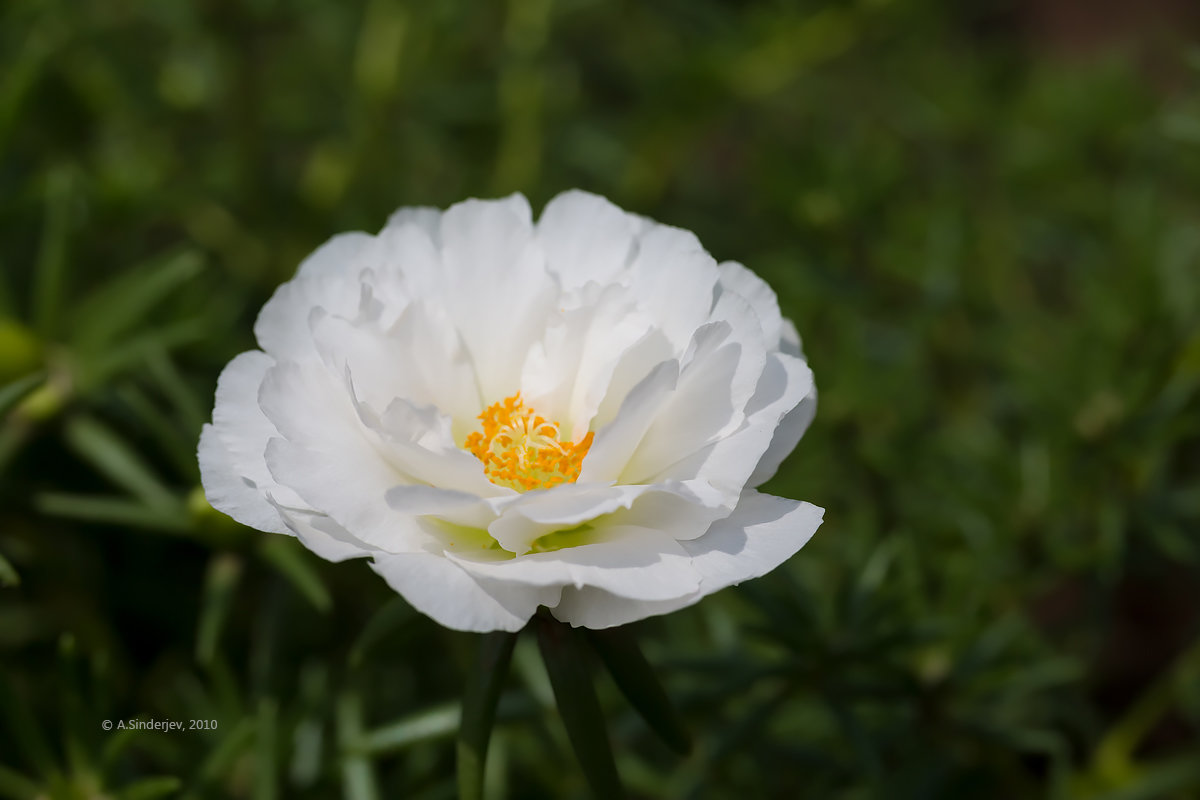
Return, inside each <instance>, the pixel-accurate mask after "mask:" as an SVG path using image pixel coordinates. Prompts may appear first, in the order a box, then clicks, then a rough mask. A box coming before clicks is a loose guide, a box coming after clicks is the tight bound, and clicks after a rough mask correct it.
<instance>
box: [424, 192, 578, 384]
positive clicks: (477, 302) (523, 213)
mask: <svg viewBox="0 0 1200 800" xmlns="http://www.w3.org/2000/svg"><path fill="white" fill-rule="evenodd" d="M530 218H531V214H530V210H529V203H528V201H526V200H525V198H524V197H522V196H521V195H519V194H515V195H512V196H510V197H506V198H504V199H503V200H491V201H486V200H467V201H466V202H463V203H459V204H457V205H455V206H451V208H450V209H449V210H447V211H446V213H445V214H443V215H442V219H441V227H440V231H441V242H442V263H443V266H444V269H443V275H442V279H443V282H444V286H445V287H446V303H447V306H448V309H449V311H450V316H451V318H452V319H453V320H454V324H455V326H456V327H457V328H458V330H459V333H460V334H461V335H462V339H463V343H464V344H465V345H466V348H467V352H468V353H469V354H470V356H471V359H472V361H473V363H474V366H475V374H476V376H477V378H478V383H479V389H480V392H481V393H482V395H483V396H484V397H485V398H487V399H491V400H492V401H493V402H495V400H499V399H501V398H503V397H507V396H509V395H511V394H512V393H513V392H514V391H516V389H517V386H516V383H517V381H518V379H519V376H520V370H521V364H522V363H524V361H525V356H526V354H527V353H528V352H529V348H530V347H531V346H532V345H533V342H534V341H536V340H537V338H538V337H539V336H540V334H541V332H542V330H543V329H544V327H545V319H546V316H547V314H548V313H549V311H550V308H551V307H552V306H553V303H554V302H555V301H556V299H557V297H558V293H559V290H558V286H557V285H556V283H555V282H554V280H553V279H552V278H551V277H550V275H549V273H547V272H546V268H545V258H544V256H543V255H542V252H541V250H540V248H539V247H538V246H537V244H536V242H535V241H534V238H533V223H532V222H531V219H530Z"/></svg>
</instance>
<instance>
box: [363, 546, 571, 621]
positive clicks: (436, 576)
mask: <svg viewBox="0 0 1200 800" xmlns="http://www.w3.org/2000/svg"><path fill="white" fill-rule="evenodd" d="M371 569H373V570H375V571H376V572H377V573H379V574H380V575H382V576H383V578H384V580H386V581H387V582H388V585H389V586H391V587H392V588H393V589H395V590H396V591H397V592H399V593H400V594H401V595H403V597H404V599H405V600H407V601H408V602H409V603H410V604H411V605H412V607H413V608H415V609H417V610H418V611H420V612H421V613H422V614H426V615H428V616H430V617H432V618H433V619H434V620H435V621H436V622H438V623H440V624H441V625H444V626H446V627H447V628H453V629H454V630H459V631H472V632H476V633H486V632H488V631H495V630H502V631H519V630H521V628H523V627H525V623H527V622H528V621H529V618H530V617H532V616H533V613H534V612H535V611H537V608H538V606H541V605H549V606H552V605H554V604H556V603H557V602H558V596H559V589H558V587H554V586H546V587H536V586H529V585H527V584H513V583H500V582H497V581H489V580H486V579H481V578H477V577H474V576H471V575H469V574H468V573H467V572H466V571H465V570H463V568H462V567H460V566H459V565H458V564H456V563H454V562H453V561H451V560H450V559H448V558H446V557H445V556H442V555H436V554H434V553H401V554H395V555H378V556H376V557H375V561H374V563H372V564H371Z"/></svg>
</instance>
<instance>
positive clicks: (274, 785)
mask: <svg viewBox="0 0 1200 800" xmlns="http://www.w3.org/2000/svg"><path fill="white" fill-rule="evenodd" d="M278 711H279V709H278V706H277V705H276V703H275V701H274V700H272V699H271V698H267V697H264V698H263V699H261V700H260V701H259V703H258V724H257V725H256V726H255V730H254V800H274V799H275V798H276V797H278V796H279V786H278V781H277V775H278V772H279V770H278V767H277V765H276V763H275V728H276V720H277V719H278V716H279V714H278Z"/></svg>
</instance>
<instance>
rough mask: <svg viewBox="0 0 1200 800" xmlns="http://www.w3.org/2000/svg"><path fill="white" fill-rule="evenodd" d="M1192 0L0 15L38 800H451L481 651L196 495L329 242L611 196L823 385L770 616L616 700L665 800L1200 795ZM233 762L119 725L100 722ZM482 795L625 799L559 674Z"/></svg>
mask: <svg viewBox="0 0 1200 800" xmlns="http://www.w3.org/2000/svg"><path fill="white" fill-rule="evenodd" d="M1198 22H1200V15H1198V14H1197V9H1196V7H1195V6H1193V5H1192V4H1190V3H1187V2H1174V3H1173V2H1170V0H1159V1H1158V2H1155V3H1150V4H1140V5H1135V4H1123V5H1122V4H1116V3H1105V4H1095V3H1087V2H1080V0H1028V2H1016V0H1013V1H1012V2H1005V1H1004V0H986V1H981V2H974V3H961V2H955V0H860V2H853V3H852V2H819V1H814V2H785V1H784V0H779V1H778V2H763V3H756V4H750V3H736V2H718V0H662V1H661V2H654V3H635V2H600V1H599V0H509V2H504V3H501V2H497V3H467V2H463V0H438V2H423V3H416V2H411V3H405V2H400V0H369V2H366V3H357V2H332V0H320V1H319V0H296V2H283V0H253V1H252V2H251V1H248V2H234V0H207V1H204V0H192V1H190V2H188V1H185V0H157V1H156V2H141V3H139V2H134V1H133V0H70V1H68V0H18V1H17V2H10V3H6V4H5V5H4V6H3V9H2V10H0V265H2V267H0V387H2V388H0V419H2V424H0V797H2V798H23V799H26V800H32V799H33V798H52V799H53V800H59V799H60V798H62V799H68V798H70V799H74V798H79V799H80V800H85V799H86V800H94V799H97V798H125V800H134V799H135V798H143V799H145V798H154V797H186V798H255V799H260V798H262V799H265V798H332V797H343V796H344V797H348V798H353V800H366V799H367V798H377V797H378V798H384V797H386V798H391V797H405V798H450V797H453V795H454V782H453V768H454V767H453V765H454V759H453V743H452V736H453V733H454V730H455V725H456V714H457V705H456V702H457V697H458V696H459V691H460V688H461V685H462V681H463V676H464V673H465V668H466V665H467V663H468V656H469V653H470V650H471V646H472V637H471V636H469V635H466V634H459V633H454V632H451V631H447V630H443V629H441V628H439V627H438V626H437V625H435V624H434V623H432V622H430V621H428V620H427V619H425V618H424V617H421V616H420V615H418V614H416V613H415V612H413V611H412V610H411V609H410V608H408V607H407V606H406V605H405V604H404V602H403V601H402V600H400V599H399V598H397V597H395V596H394V595H393V594H392V593H391V592H390V591H389V590H388V589H387V588H386V586H385V585H384V584H383V582H382V581H381V580H379V579H378V578H377V577H376V576H374V575H373V574H371V573H370V571H369V570H368V568H367V567H366V565H365V564H363V563H361V562H350V563H344V564H340V565H332V564H327V563H325V562H323V561H321V560H320V559H318V558H316V557H315V556H312V555H311V554H309V553H308V552H307V551H304V550H303V549H302V548H300V547H299V546H298V545H297V544H296V543H295V542H294V541H292V540H290V539H287V538H285V537H277V536H270V535H267V534H259V533H257V532H254V531H249V530H247V529H244V528H240V527H239V526H237V525H236V524H234V523H232V522H230V521H229V520H227V519H225V518H224V517H222V516H220V515H218V514H216V512H214V511H212V509H211V508H208V507H207V505H206V503H205V502H204V500H203V495H202V493H199V492H198V490H197V486H198V473H197V469H196V464H195V456H194V450H195V444H196V440H197V437H198V435H199V429H200V425H201V424H202V422H203V421H204V420H205V419H206V418H207V417H208V415H209V413H210V410H211V404H212V397H213V390H214V387H215V380H216V376H217V374H218V372H219V370H220V368H221V367H222V366H223V365H224V364H225V363H226V362H227V361H228V360H229V359H230V358H231V357H232V356H234V355H235V354H237V353H238V352H240V351H242V350H246V349H249V348H251V347H253V346H254V344H253V340H252V336H251V325H252V322H253V319H254V316H255V314H256V312H257V310H258V308H259V307H260V306H261V304H262V303H263V302H264V301H265V300H266V298H267V297H268V296H269V294H270V292H271V291H272V290H273V288H274V287H275V286H276V285H277V284H278V283H280V282H281V281H283V280H285V279H287V278H288V277H289V276H290V275H291V273H292V272H293V270H294V269H295V266H296V265H297V264H298V263H299V261H300V259H301V258H302V257H303V256H304V255H305V254H307V253H308V252H309V251H311V250H312V249H313V248H314V247H315V246H316V245H318V244H319V243H320V242H322V241H323V240H324V239H326V238H327V237H329V236H330V235H332V234H334V233H337V232H340V231H344V230H350V229H365V230H376V229H378V228H379V227H380V226H381V225H382V224H383V222H384V220H385V219H386V217H387V215H388V213H389V212H391V211H392V210H393V209H394V208H395V207H397V206H399V205H404V204H426V205H440V206H445V205H448V204H450V203H452V202H454V201H457V200H459V199H462V198H464V197H468V196H495V195H498V194H505V193H508V192H511V191H514V190H520V191H523V192H525V193H526V194H527V195H528V196H529V197H530V199H531V201H532V202H533V204H534V207H535V209H537V208H540V207H541V205H542V204H544V203H545V201H546V200H547V199H549V198H550V197H551V196H553V195H554V194H555V193H557V192H558V191H560V190H562V189H566V188H569V187H574V186H578V187H582V188H586V189H589V190H592V191H596V192H599V193H601V194H604V195H606V196H608V197H610V198H611V199H612V200H614V201H615V202H616V203H618V204H619V205H621V206H622V207H624V208H627V209H630V210H633V211H637V212H639V213H643V214H646V215H649V216H652V217H654V218H656V219H659V220H661V221H664V222H668V223H671V224H674V225H678V226H681V227H685V228H689V229H692V230H694V231H696V232H697V234H698V235H699V236H700V238H701V240H702V241H703V242H704V243H705V244H706V246H708V248H709V249H710V251H711V252H712V253H713V254H714V255H715V256H717V258H719V259H737V260H740V261H742V262H744V263H745V264H747V265H748V266H750V267H751V268H752V269H754V270H756V271H758V272H759V273H760V274H762V275H763V276H764V277H766V278H767V279H768V280H769V281H770V282H771V284H772V285H773V286H774V287H775V288H776V290H777V291H778V293H779V295H780V299H781V302H782V305H783V307H784V310H785V313H787V314H788V315H790V316H791V317H792V318H793V319H794V320H795V321H796V323H797V326H798V327H799V329H800V331H801V334H802V336H803V337H804V339H805V346H806V349H807V352H808V356H809V358H810V360H811V363H812V365H813V368H814V370H815V372H816V375H817V382H818V385H819V387H820V391H821V406H820V410H819V412H818V416H817V421H816V423H815V424H814V426H813V428H812V430H811V431H810V432H809V434H808V435H807V436H806V437H805V439H804V440H803V442H802V443H801V446H800V447H799V449H798V450H797V451H796V453H795V454H794V455H793V456H792V457H791V458H790V459H789V460H788V462H787V463H786V464H785V466H784V469H783V470H782V471H781V473H780V475H779V476H778V477H777V478H775V479H774V480H773V481H772V482H771V484H770V485H769V486H768V488H769V489H770V490H771V491H773V492H775V493H777V494H783V495H786V496H789V497H795V498H801V499H807V500H810V501H812V502H815V503H817V504H818V505H821V506H824V507H825V508H826V509H827V512H826V522H825V524H824V526H823V527H822V528H821V530H820V531H819V532H818V534H817V535H816V537H815V538H814V539H813V541H812V542H811V543H810V544H809V545H808V546H807V547H806V548H805V549H804V550H803V551H801V553H800V554H799V555H798V556H797V557H796V558H794V559H793V560H792V561H791V562H789V563H788V564H787V565H786V566H785V567H783V568H781V569H780V570H778V571H777V572H775V573H773V574H772V575H770V576H768V577H767V578H764V579H761V580H758V581H753V582H750V583H747V584H745V585H743V586H742V587H740V588H738V589H733V590H729V591H726V592H724V593H721V594H719V595H717V596H715V597H712V598H709V599H708V600H706V601H704V602H703V603H701V604H700V605H699V606H697V607H694V608H691V609H688V610H686V611H682V612H679V613H677V614H674V615H671V616H669V617H665V618H661V619H654V620H648V621H645V622H643V623H640V624H639V625H638V626H637V630H638V631H639V633H640V634H641V635H642V637H643V640H644V646H645V648H646V650H647V653H648V655H649V657H650V658H651V660H652V661H653V662H654V663H656V664H657V665H658V666H659V668H660V671H661V674H662V676H663V679H664V681H665V682H666V684H667V686H668V688H669V690H670V692H671V694H672V696H673V697H674V699H675V701H676V702H677V703H678V705H679V706H680V708H681V709H682V712H683V714H684V716H685V717H686V719H687V721H688V723H689V725H690V727H691V729H692V730H693V732H694V735H695V737H696V748H695V752H694V753H693V754H692V755H691V756H690V757H687V758H679V757H676V756H674V755H672V754H671V753H670V752H669V751H668V750H666V748H664V747H663V746H662V745H660V744H658V743H657V741H656V740H655V739H654V738H653V736H652V735H651V734H650V733H649V732H648V731H647V729H646V728H645V726H644V724H643V723H642V722H641V721H640V719H638V718H637V717H636V716H635V715H634V713H633V712H632V711H631V710H630V709H629V707H628V705H627V704H626V703H625V702H624V700H623V699H622V698H621V697H620V696H619V695H618V693H617V692H616V690H615V689H614V687H613V686H612V683H611V681H610V680H609V679H608V678H607V677H606V676H604V675H600V674H598V675H597V685H598V690H599V691H600V694H601V700H602V702H603V705H604V707H605V709H606V712H607V715H608V720H609V729H610V733H611V736H612V739H613V743H614V748H615V751H616V754H617V758H618V763H619V767H620V769H621V772H622V776H623V778H624V780H625V781H626V783H627V785H628V787H629V788H630V791H631V792H632V793H633V794H635V795H636V796H641V797H654V798H659V797H662V798H709V797H714V798H724V797H738V796H741V797H746V798H759V797H764V798H776V797H778V798H791V797H810V798H824V797H830V798H873V797H887V798H963V797H972V798H1017V797H1020V798H1025V797H1054V798H1109V800H1118V798H1119V799H1120V800H1136V799H1137V798H1200V560H1198V558H1200V536H1198V535H1197V534H1198V524H1197V523H1198V518H1200V263H1198V262H1200V81H1198V79H1200V48H1198V47H1197V46H1196V44H1197V42H1200V36H1198V31H1200V28H1198V26H1197V23H1198ZM135 716H137V717H141V718H145V719H150V718H157V719H178V720H190V719H203V720H215V721H216V729H215V730H200V731H184V732H175V733H162V732H153V731H141V732H129V731H126V732H119V731H114V732H109V733H106V732H104V731H103V730H101V727H100V723H101V721H102V720H104V719H113V720H121V719H129V718H132V717H135ZM500 717H501V721H500V723H499V725H498V728H497V735H496V737H495V740H494V743H493V750H492V758H491V761H490V769H491V773H490V774H489V785H490V788H491V791H492V796H493V797H496V798H502V797H509V798H523V797H548V798H575V797H584V796H586V791H587V790H586V786H585V784H584V783H583V780H582V777H581V775H580V771H579V769H578V766H577V765H576V763H575V762H574V760H573V758H572V756H571V753H570V749H569V747H568V745H567V743H566V739H565V735H564V733H563V729H562V726H561V723H560V722H559V721H558V719H557V717H556V715H555V712H554V709H553V702H552V699H551V698H550V695H549V690H548V685H547V681H546V676H545V673H544V671H543V668H542V666H541V663H540V661H539V659H538V655H537V651H536V647H535V646H534V643H533V642H532V641H531V640H530V641H526V640H525V639H524V638H523V639H522V641H521V642H520V643H519V645H518V649H517V654H516V659H515V662H514V670H513V674H512V675H511V676H510V681H509V683H508V684H507V686H506V690H505V695H504V697H503V699H502V704H501V712H500Z"/></svg>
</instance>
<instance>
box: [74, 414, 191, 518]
mask: <svg viewBox="0 0 1200 800" xmlns="http://www.w3.org/2000/svg"><path fill="white" fill-rule="evenodd" d="M63 433H64V436H65V438H66V441H67V444H68V445H69V446H70V447H71V449H72V450H74V451H75V452H76V453H77V454H78V455H79V456H80V457H82V458H83V459H84V460H86V461H88V462H89V463H90V464H91V465H92V466H93V467H95V468H96V469H97V470H98V471H99V472H100V473H101V474H102V475H104V477H106V478H108V479H109V480H110V481H112V482H113V483H114V484H116V485H117V486H120V487H122V488H124V489H126V490H128V491H129V492H130V493H132V494H134V495H136V496H137V497H139V498H140V499H141V500H142V501H143V502H144V503H145V504H146V505H148V506H150V507H152V508H155V509H158V510H161V511H164V512H174V513H177V514H178V515H179V516H180V517H181V518H182V517H183V516H185V514H186V511H185V509H184V508H183V506H182V504H181V503H180V502H179V500H178V499H177V498H176V497H175V495H174V494H173V493H172V492H171V490H169V489H168V488H167V487H166V486H164V485H163V483H162V481H160V480H159V479H158V475H157V474H156V472H155V471H154V470H153V469H151V468H150V467H149V466H147V465H146V463H145V461H143V460H142V457H141V456H140V455H139V454H138V453H137V452H136V451H134V450H133V448H131V447H130V446H129V445H128V444H126V443H125V441H124V440H122V439H121V437H120V436H118V435H117V434H116V432H114V431H113V430H112V429H111V428H109V427H107V426H106V425H103V424H101V423H100V422H97V421H96V420H94V419H91V418H89V417H84V416H76V417H73V418H72V419H71V420H70V421H69V422H67V424H66V426H65V428H64V431H63Z"/></svg>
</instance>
